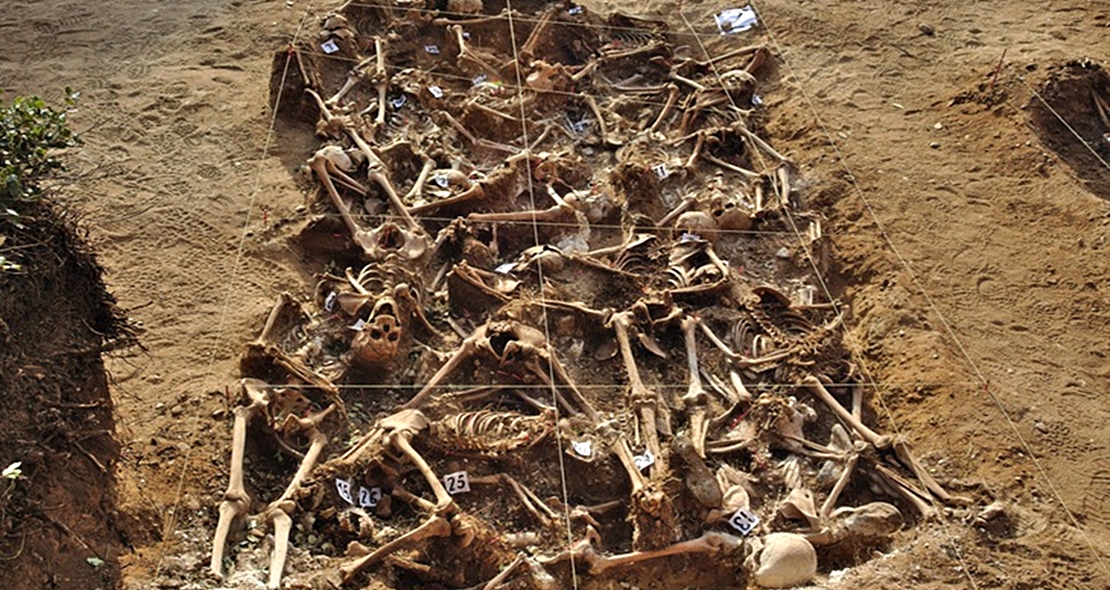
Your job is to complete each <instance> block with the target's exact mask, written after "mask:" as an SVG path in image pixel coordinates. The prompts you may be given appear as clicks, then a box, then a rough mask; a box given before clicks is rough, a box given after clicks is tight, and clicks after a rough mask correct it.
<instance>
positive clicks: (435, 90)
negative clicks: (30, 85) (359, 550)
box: [428, 86, 443, 98]
mask: <svg viewBox="0 0 1110 590" xmlns="http://www.w3.org/2000/svg"><path fill="white" fill-rule="evenodd" d="M428 92H431V93H432V96H434V97H436V98H443V89H442V88H440V87H439V86H429V87H428Z"/></svg>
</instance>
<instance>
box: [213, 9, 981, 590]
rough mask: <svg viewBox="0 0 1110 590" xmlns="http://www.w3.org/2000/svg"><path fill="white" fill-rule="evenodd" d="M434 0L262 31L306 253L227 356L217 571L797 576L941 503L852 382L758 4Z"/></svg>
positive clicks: (549, 579) (878, 540)
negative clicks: (296, 32) (297, 175)
mask: <svg viewBox="0 0 1110 590" xmlns="http://www.w3.org/2000/svg"><path fill="white" fill-rule="evenodd" d="M432 4H433V3H432V2H428V3H427V5H426V4H424V2H423V0H390V3H385V4H357V3H350V4H348V5H346V6H343V7H341V8H339V9H337V10H335V11H334V12H331V13H328V14H326V15H324V16H322V17H321V18H320V19H319V28H318V29H317V30H315V31H311V35H304V36H302V38H301V39H300V40H299V41H298V42H297V43H296V44H294V45H292V46H290V47H288V48H287V49H283V50H281V51H280V52H278V53H277V54H276V57H275V62H274V63H275V68H274V78H273V84H272V88H271V90H272V94H273V95H274V98H275V103H276V106H275V108H277V109H278V110H279V115H280V116H282V117H283V118H284V119H285V120H287V121H291V122H292V124H294V125H315V133H316V135H317V137H319V138H320V140H321V143H320V147H319V149H318V150H317V151H316V152H315V153H314V154H311V155H310V157H308V158H307V165H306V167H305V170H306V172H307V173H308V174H309V175H310V177H311V184H312V187H313V190H312V198H311V202H310V207H309V208H307V209H306V210H305V212H304V214H303V219H299V220H297V223H299V224H300V226H299V227H300V229H299V230H298V233H297V235H296V238H295V240H296V243H297V244H298V245H299V247H300V248H302V250H303V252H304V255H305V259H306V260H307V261H309V263H310V264H315V265H316V267H317V268H316V270H317V271H318V273H317V277H318V281H317V284H316V286H315V291H314V294H313V295H311V296H308V295H306V296H304V297H299V298H298V297H294V296H291V295H289V294H282V295H281V296H280V298H279V300H278V303H277V305H276V306H275V307H274V308H273V311H272V312H271V313H270V315H269V317H268V320H267V321H266V324H265V327H264V328H263V330H262V332H261V335H260V337H259V338H258V339H257V340H256V341H254V342H253V343H252V344H251V345H250V346H249V347H248V350H247V351H246V352H245V353H244V354H243V356H242V358H241V372H242V377H243V379H242V381H241V383H240V386H239V396H240V398H239V399H238V401H237V403H236V405H235V410H234V413H233V416H234V424H233V435H232V449H231V465H230V484H229V486H228V488H227V491H226V492H225V493H224V495H223V498H222V502H221V503H220V504H219V522H218V526H217V529H216V531H215V535H214V542H213V549H212V555H211V565H210V569H211V572H212V573H213V574H214V575H216V576H220V577H224V576H227V575H229V574H232V575H241V574H243V572H244V571H245V570H247V569H248V568H249V566H248V565H246V563H247V562H248V561H249V558H250V557H251V556H254V557H255V559H256V561H255V563H264V564H266V566H265V567H264V568H257V567H256V568H255V569H254V570H253V571H258V569H267V570H268V574H254V575H258V576H262V575H265V576H266V577H267V583H268V585H269V587H271V588H278V587H281V586H282V583H283V576H285V578H286V579H285V583H286V584H287V585H289V584H294V583H296V587H310V588H311V587H336V586H344V587H375V588H380V587H389V588H400V587H406V588H407V587H425V586H427V587H435V588H499V587H505V588H544V589H546V588H568V587H572V586H575V587H577V586H579V585H581V586H584V587H591V588H601V587H610V585H611V584H612V583H614V581H620V582H622V583H628V581H632V582H637V583H640V584H643V585H650V586H651V587H659V588H672V587H674V588H677V587H744V585H746V584H748V583H749V582H753V581H754V582H755V583H757V584H759V585H762V586H767V587H790V586H793V585H797V584H802V583H805V582H807V581H809V580H811V579H812V578H813V577H814V576H815V572H816V570H817V568H818V562H821V567H822V568H823V569H826V570H827V569H829V568H832V567H834V566H837V567H839V566H846V565H852V564H854V563H858V562H859V561H860V560H862V559H868V558H870V556H871V555H872V553H873V552H874V551H875V550H876V549H877V548H882V547H883V546H884V545H887V544H889V542H890V536H891V535H892V534H893V533H894V532H896V531H898V530H899V529H901V528H902V527H904V526H907V523H914V522H919V521H920V520H922V519H925V518H928V517H929V516H931V515H933V514H935V511H936V510H937V505H938V502H943V503H959V502H962V501H964V500H963V499H962V498H959V497H955V496H951V495H950V494H948V493H947V492H946V491H945V490H944V489H943V488H942V487H941V486H940V485H938V484H937V483H936V482H935V481H934V480H933V479H932V478H930V477H929V474H928V473H927V472H926V471H925V470H923V469H922V468H921V467H920V465H919V464H918V463H917V462H916V461H915V459H914V457H913V456H912V455H911V453H910V450H909V449H908V448H907V446H906V445H905V444H903V443H901V442H899V441H897V440H894V439H893V438H892V437H890V436H887V435H883V434H879V433H877V432H875V431H874V430H873V429H872V428H870V427H868V426H867V425H866V424H865V423H864V417H865V411H864V410H865V408H864V406H865V404H864V401H863V400H862V392H863V391H864V389H865V388H863V387H860V386H851V385H845V384H851V383H857V382H858V381H859V380H860V377H859V376H858V375H856V374H855V371H854V369H853V365H852V363H851V362H849V358H848V354H847V352H846V347H845V345H844V344H843V343H842V336H843V334H844V332H843V320H844V317H843V316H844V313H845V307H844V306H843V305H842V304H840V303H839V302H837V301H829V300H828V298H827V297H821V296H820V295H819V294H822V293H824V290H823V289H822V288H821V283H820V276H819V273H821V272H823V271H824V270H825V266H826V262H825V256H826V250H827V248H828V246H827V244H826V238H824V237H823V235H822V231H821V222H820V219H819V217H818V216H816V215H814V214H813V213H810V212H806V211H805V210H804V208H803V203H802V197H801V195H800V191H799V190H798V188H797V183H796V182H795V168H794V167H793V165H792V163H791V161H790V160H789V159H788V158H786V157H784V156H783V155H782V154H780V153H778V152H777V151H776V150H775V149H774V148H773V147H772V146H771V145H770V143H769V140H768V139H765V138H762V137H761V135H762V134H763V132H762V125H761V119H762V118H763V117H765V108H764V109H761V108H760V107H759V105H760V104H761V103H762V100H761V99H760V98H759V96H758V94H756V90H757V86H758V83H759V80H760V79H761V77H762V78H764V79H766V77H767V76H768V74H769V73H771V72H772V71H773V63H772V60H771V56H770V53H769V51H768V50H767V49H766V48H765V47H764V46H763V45H761V44H759V42H758V41H757V39H758V34H757V33H756V32H755V31H752V32H751V33H748V35H749V36H748V37H747V38H746V39H745V38H744V37H743V36H742V35H728V36H723V35H716V34H715V33H716V32H715V31H710V34H708V35H706V37H715V38H712V39H711V42H706V43H705V45H703V44H702V42H703V36H702V33H706V30H705V27H704V23H699V24H697V25H695V26H691V27H687V28H679V27H677V26H675V27H674V29H675V30H671V29H670V28H669V27H668V26H667V25H666V24H665V23H662V22H654V21H647V20H640V19H633V18H629V17H625V16H622V15H612V16H609V17H608V18H601V17H599V16H596V15H594V14H591V12H590V11H589V10H586V9H584V8H583V7H578V6H575V5H572V4H567V3H555V4H546V5H543V4H539V3H537V2H534V1H533V2H531V3H528V2H523V1H522V2H518V3H514V4H513V5H509V6H505V5H502V4H496V5H491V4H487V5H485V6H483V5H482V4H481V3H480V2H478V1H475V0H469V1H467V0H448V1H447V2H446V5H444V4H443V2H439V3H438V4H437V7H438V8H439V9H438V10H437V9H435V7H433V6H432ZM710 24H712V23H710ZM698 27H700V28H701V30H700V32H699V31H698ZM684 31H688V32H684ZM306 156H309V154H306ZM245 467H249V470H248V472H246V473H245V471H244V470H245ZM271 531H272V535H271V534H270V532H271ZM244 532H249V533H250V535H248V536H247V537H246V538H245V540H242V539H244V536H243V535H244ZM260 555H261V556H263V557H261V558H259V557H258V556H260ZM690 560H693V561H690ZM692 563H696V564H697V566H696V567H689V566H690V565H691V564H692ZM250 573H253V572H250Z"/></svg>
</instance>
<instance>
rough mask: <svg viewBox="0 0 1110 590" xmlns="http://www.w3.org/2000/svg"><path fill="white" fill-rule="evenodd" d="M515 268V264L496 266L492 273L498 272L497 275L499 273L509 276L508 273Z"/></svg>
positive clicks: (508, 263) (507, 263)
mask: <svg viewBox="0 0 1110 590" xmlns="http://www.w3.org/2000/svg"><path fill="white" fill-rule="evenodd" d="M515 267H516V263H515V262H506V263H504V264H502V265H500V266H498V267H497V268H495V269H493V272H498V273H501V274H503V275H506V274H509V273H510V272H513V268H515Z"/></svg>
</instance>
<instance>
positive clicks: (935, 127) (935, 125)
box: [933, 121, 944, 129]
mask: <svg viewBox="0 0 1110 590" xmlns="http://www.w3.org/2000/svg"><path fill="white" fill-rule="evenodd" d="M933 129H944V123H941V122H940V121H937V122H936V123H933Z"/></svg>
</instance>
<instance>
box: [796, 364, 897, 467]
mask: <svg viewBox="0 0 1110 590" xmlns="http://www.w3.org/2000/svg"><path fill="white" fill-rule="evenodd" d="M803 383H804V384H805V385H806V387H808V388H809V390H810V391H811V392H812V393H813V394H814V395H815V396H817V397H818V398H819V399H820V400H821V401H823V402H825V405H827V406H828V407H829V409H830V410H832V411H833V413H835V414H836V415H837V416H838V417H839V418H840V419H841V420H843V421H844V422H845V423H846V424H848V425H849V426H851V427H852V428H853V429H854V430H855V431H856V432H857V433H859V435H860V436H862V437H863V439H864V440H866V441H867V442H869V443H871V444H873V445H875V447H876V448H878V449H888V448H890V445H891V444H892V442H893V439H891V437H889V436H887V435H885V434H884V435H880V434H877V433H876V432H875V431H873V430H871V429H870V428H868V427H867V426H865V425H864V424H863V422H861V421H860V420H859V419H858V418H856V417H855V416H853V415H852V413H851V412H849V411H848V410H845V409H844V406H842V405H840V402H838V401H836V398H834V397H833V396H832V394H831V393H829V391H828V390H827V389H825V386H824V385H823V384H822V383H821V380H820V379H818V378H817V377H814V376H813V375H810V376H809V377H806V378H805V380H804V381H803Z"/></svg>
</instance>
